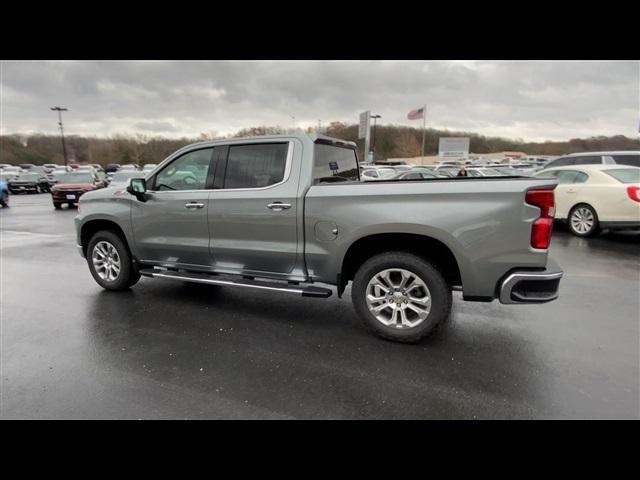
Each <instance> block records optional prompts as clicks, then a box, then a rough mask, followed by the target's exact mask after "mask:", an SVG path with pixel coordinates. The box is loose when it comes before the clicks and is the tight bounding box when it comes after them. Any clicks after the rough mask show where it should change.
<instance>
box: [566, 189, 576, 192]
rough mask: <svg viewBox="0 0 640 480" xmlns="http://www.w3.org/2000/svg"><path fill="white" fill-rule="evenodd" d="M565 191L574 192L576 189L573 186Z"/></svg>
mask: <svg viewBox="0 0 640 480" xmlns="http://www.w3.org/2000/svg"><path fill="white" fill-rule="evenodd" d="M567 193H576V190H575V188H569V189H568V190H567Z"/></svg>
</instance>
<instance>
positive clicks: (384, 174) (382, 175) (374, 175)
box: [360, 167, 398, 181]
mask: <svg viewBox="0 0 640 480" xmlns="http://www.w3.org/2000/svg"><path fill="white" fill-rule="evenodd" d="M397 174H398V173H397V172H396V171H395V170H394V169H393V168H390V167H381V168H365V169H363V170H362V172H360V178H361V179H362V180H365V181H379V180H389V179H391V178H393V177H395V176H396V175H397Z"/></svg>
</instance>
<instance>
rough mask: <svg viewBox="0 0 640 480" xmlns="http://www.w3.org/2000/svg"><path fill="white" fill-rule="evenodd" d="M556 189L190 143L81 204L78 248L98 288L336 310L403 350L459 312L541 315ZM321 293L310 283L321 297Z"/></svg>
mask: <svg viewBox="0 0 640 480" xmlns="http://www.w3.org/2000/svg"><path fill="white" fill-rule="evenodd" d="M556 183H557V180H555V179H545V178H528V177H527V178H522V177H497V178H487V177H482V178H472V177H459V178H434V179H421V180H403V181H400V180H390V181H382V182H380V181H379V182H363V181H361V180H360V172H359V165H358V159H357V154H356V145H355V144H354V143H353V142H346V141H342V140H338V139H334V138H329V137H325V136H317V135H304V134H300V135H298V134H295V135H284V136H264V137H255V138H234V139H225V140H220V141H212V142H202V143H196V144H193V145H189V146H187V147H184V148H182V149H180V150H179V151H177V152H175V153H174V154H173V155H171V156H169V157H168V158H167V159H165V160H164V161H163V162H162V163H160V164H159V165H158V166H157V167H156V168H155V169H154V170H153V171H151V172H149V173H148V174H147V175H146V177H145V178H137V179H132V180H130V183H129V184H128V186H126V187H121V188H117V187H114V188H105V189H101V190H96V191H93V192H89V193H86V194H85V195H83V196H82V197H81V198H80V202H79V209H78V210H79V214H78V216H77V217H76V218H75V225H76V231H77V246H78V250H79V252H80V254H81V255H82V256H83V257H84V258H86V260H87V263H88V265H89V270H90V271H91V274H92V276H93V278H94V279H95V280H96V282H97V283H98V284H100V285H101V286H102V287H103V288H106V289H109V290H124V289H127V288H129V287H131V286H133V285H134V284H135V283H136V282H137V281H138V280H139V279H140V276H141V275H143V276H147V277H155V278H164V279H175V280H182V281H190V282H199V283H205V284H213V285H223V286H233V287H243V288H256V289H262V290H266V291H280V292H289V293H293V294H299V295H302V296H306V297H320V298H326V297H329V296H330V295H331V293H332V289H331V288H327V284H328V285H333V286H335V288H336V290H337V294H338V296H339V297H342V294H343V292H344V290H345V287H346V286H347V284H348V283H349V281H351V282H352V283H353V284H352V290H351V296H352V299H353V303H354V305H355V309H356V311H357V312H358V314H359V316H360V317H361V318H362V319H363V321H364V322H365V324H366V325H367V326H368V327H369V328H370V329H371V330H373V331H374V332H375V333H377V334H378V335H380V336H382V337H384V338H387V339H392V340H396V341H401V342H415V341H418V340H419V339H421V338H423V337H424V336H426V335H428V334H429V333H431V332H432V331H434V329H436V328H438V327H439V326H441V325H442V324H444V322H445V320H446V319H447V318H448V317H449V314H450V310H451V301H452V290H460V291H462V296H463V299H464V300H467V301H480V302H490V301H492V300H494V299H496V298H497V299H499V300H500V302H502V303H506V304H513V303H542V302H548V301H551V300H553V299H555V298H557V296H558V286H559V282H560V278H561V277H562V271H561V270H560V269H559V267H558V265H557V264H556V263H555V262H554V261H553V260H551V259H550V258H548V254H547V249H548V247H549V241H550V238H551V229H552V220H553V213H554V212H553V208H554V196H553V189H554V188H555V186H556ZM318 283H320V284H324V286H322V285H318Z"/></svg>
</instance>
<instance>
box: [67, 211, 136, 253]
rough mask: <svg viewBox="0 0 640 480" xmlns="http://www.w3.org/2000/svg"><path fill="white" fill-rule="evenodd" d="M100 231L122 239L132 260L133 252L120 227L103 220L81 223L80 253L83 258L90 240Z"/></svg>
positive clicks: (111, 221)
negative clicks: (106, 231)
mask: <svg viewBox="0 0 640 480" xmlns="http://www.w3.org/2000/svg"><path fill="white" fill-rule="evenodd" d="M101 230H109V231H111V232H113V233H115V234H116V235H118V236H119V237H120V238H122V241H123V242H124V244H125V246H126V247H127V250H129V254H130V255H131V258H134V256H133V252H132V251H131V247H130V245H129V239H128V238H127V236H126V234H125V233H124V230H123V229H122V227H120V225H118V223H116V222H114V221H113V220H107V219H104V218H96V219H93V220H88V221H86V222H85V223H83V224H82V227H81V228H80V245H82V252H83V254H84V256H85V257H86V255H87V248H88V246H89V242H90V241H91V238H92V237H93V236H94V235H95V234H96V233H97V232H99V231H101Z"/></svg>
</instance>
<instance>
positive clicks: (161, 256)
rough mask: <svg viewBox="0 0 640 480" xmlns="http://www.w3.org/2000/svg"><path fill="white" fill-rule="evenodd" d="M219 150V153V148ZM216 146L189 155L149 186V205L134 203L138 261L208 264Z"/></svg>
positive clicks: (146, 203)
mask: <svg viewBox="0 0 640 480" xmlns="http://www.w3.org/2000/svg"><path fill="white" fill-rule="evenodd" d="M217 148H218V147H216V149H215V150H217ZM213 153H214V148H211V147H209V148H201V149H198V150H192V151H190V152H187V153H185V154H183V155H181V156H179V157H177V158H176V159H175V160H173V161H171V163H169V164H168V165H166V166H165V167H164V168H163V169H162V170H160V171H159V172H158V173H157V174H156V175H154V176H153V177H152V178H150V179H149V180H148V182H147V201H146V202H141V201H134V202H133V206H132V209H131V221H132V226H133V234H134V238H135V242H136V247H137V250H138V254H139V256H140V260H143V261H149V262H154V263H156V264H162V265H208V264H209V263H210V257H209V227H208V225H207V209H208V205H209V202H208V200H209V193H210V190H209V189H208V188H207V187H210V186H211V185H210V184H211V183H212V181H213V175H212V172H210V170H211V169H212V167H211V160H212V154H213Z"/></svg>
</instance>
